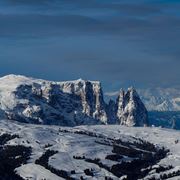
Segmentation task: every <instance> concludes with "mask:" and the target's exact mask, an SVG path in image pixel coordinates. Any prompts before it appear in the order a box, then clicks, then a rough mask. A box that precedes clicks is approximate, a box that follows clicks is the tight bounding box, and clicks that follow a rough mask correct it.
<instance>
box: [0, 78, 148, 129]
mask: <svg viewBox="0 0 180 180" xmlns="http://www.w3.org/2000/svg"><path fill="white" fill-rule="evenodd" d="M0 109H1V118H8V119H13V120H17V121H21V122H29V123H37V124H55V125H63V126H75V125H82V124H117V123H118V124H122V125H128V126H134V125H139V126H142V125H144V124H147V114H146V113H147V111H146V109H145V107H144V105H143V103H142V102H141V100H140V98H139V96H138V95H137V93H136V91H135V90H134V89H131V90H128V92H127V93H125V92H124V91H121V92H120V96H119V98H118V100H117V102H114V101H110V102H109V104H108V105H107V104H106V103H105V101H104V98H103V91H102V87H101V84H100V82H98V81H85V80H82V79H79V80H76V81H66V82H52V81H45V80H39V79H33V78H27V77H25V76H16V75H8V76H5V77H2V78H0Z"/></svg>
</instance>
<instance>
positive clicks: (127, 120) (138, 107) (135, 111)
mask: <svg viewBox="0 0 180 180" xmlns="http://www.w3.org/2000/svg"><path fill="white" fill-rule="evenodd" d="M117 120H118V121H119V124H121V125H127V126H145V125H148V114H147V110H146V108H145V106H144V104H143V103H142V101H141V99H140V97H139V95H138V94H137V92H136V90H135V89H134V88H129V89H128V90H127V92H125V91H124V90H122V89H121V90H120V93H119V96H118V98H117Z"/></svg>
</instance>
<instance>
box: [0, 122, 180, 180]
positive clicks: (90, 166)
mask: <svg viewBox="0 0 180 180" xmlns="http://www.w3.org/2000/svg"><path fill="white" fill-rule="evenodd" d="M0 142H1V147H0V151H1V152H3V154H5V155H4V156H5V157H6V159H4V156H3V157H1V156H2V153H0V168H2V167H3V165H4V166H5V165H6V163H7V160H8V161H10V162H11V166H12V167H14V169H15V170H14V169H13V170H12V171H13V172H15V173H16V174H17V176H18V178H19V179H32V180H36V179H37V180H41V179H48V180H56V179H57V180H58V179H103V180H104V179H105V178H106V179H153V178H155V179H163V178H164V179H167V178H173V179H179V178H180V151H179V150H180V132H179V131H175V130H167V129H161V128H148V127H125V126H118V125H108V126H105V125H99V126H79V127H75V128H70V127H69V128H67V127H59V126H48V125H31V124H20V123H18V122H15V121H10V120H1V121H0ZM153 144H154V145H153ZM25 147H26V149H25ZM163 147H164V148H163ZM168 150H169V151H168ZM18 152H19V154H20V155H18V154H17V153H18ZM25 155H26V156H25ZM9 156H10V157H9ZM22 157H23V158H22ZM4 162H6V163H5V164H3V163H4ZM21 162H23V163H21ZM14 163H15V165H14ZM17 164H19V165H17ZM13 165H14V166H13ZM0 170H1V169H0ZM9 171H10V170H9ZM13 172H8V173H11V174H13ZM2 173H5V172H4V171H0V177H1V175H2ZM14 176H15V175H14ZM18 178H17V179H18Z"/></svg>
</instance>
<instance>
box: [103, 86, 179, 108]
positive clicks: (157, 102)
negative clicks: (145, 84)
mask: <svg viewBox="0 0 180 180" xmlns="http://www.w3.org/2000/svg"><path fill="white" fill-rule="evenodd" d="M137 92H138V94H139V95H140V97H141V99H142V101H143V103H144V104H145V106H146V108H147V109H148V111H180V88H147V89H137ZM105 95H106V96H108V97H116V96H118V91H116V92H111V93H105Z"/></svg>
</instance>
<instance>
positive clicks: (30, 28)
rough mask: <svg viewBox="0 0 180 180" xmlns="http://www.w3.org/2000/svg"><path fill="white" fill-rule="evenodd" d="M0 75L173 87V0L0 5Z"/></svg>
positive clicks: (20, 0)
mask: <svg viewBox="0 0 180 180" xmlns="http://www.w3.org/2000/svg"><path fill="white" fill-rule="evenodd" d="M0 69H1V71H0V75H1V76H2V75H6V74H9V73H15V74H23V75H28V76H33V77H37V78H43V79H49V80H59V81H61V80H70V79H77V78H80V77H81V78H83V79H92V80H100V81H102V83H103V85H104V86H105V87H104V88H105V89H106V90H107V91H108V90H110V89H111V90H116V89H118V88H120V87H127V86H130V85H133V86H135V87H154V86H155V87H156V86H160V87H164V86H166V87H175V86H180V83H179V80H180V70H179V69H180V1H179V0H176V1H175V0H137V1H135V0H1V1H0Z"/></svg>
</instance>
